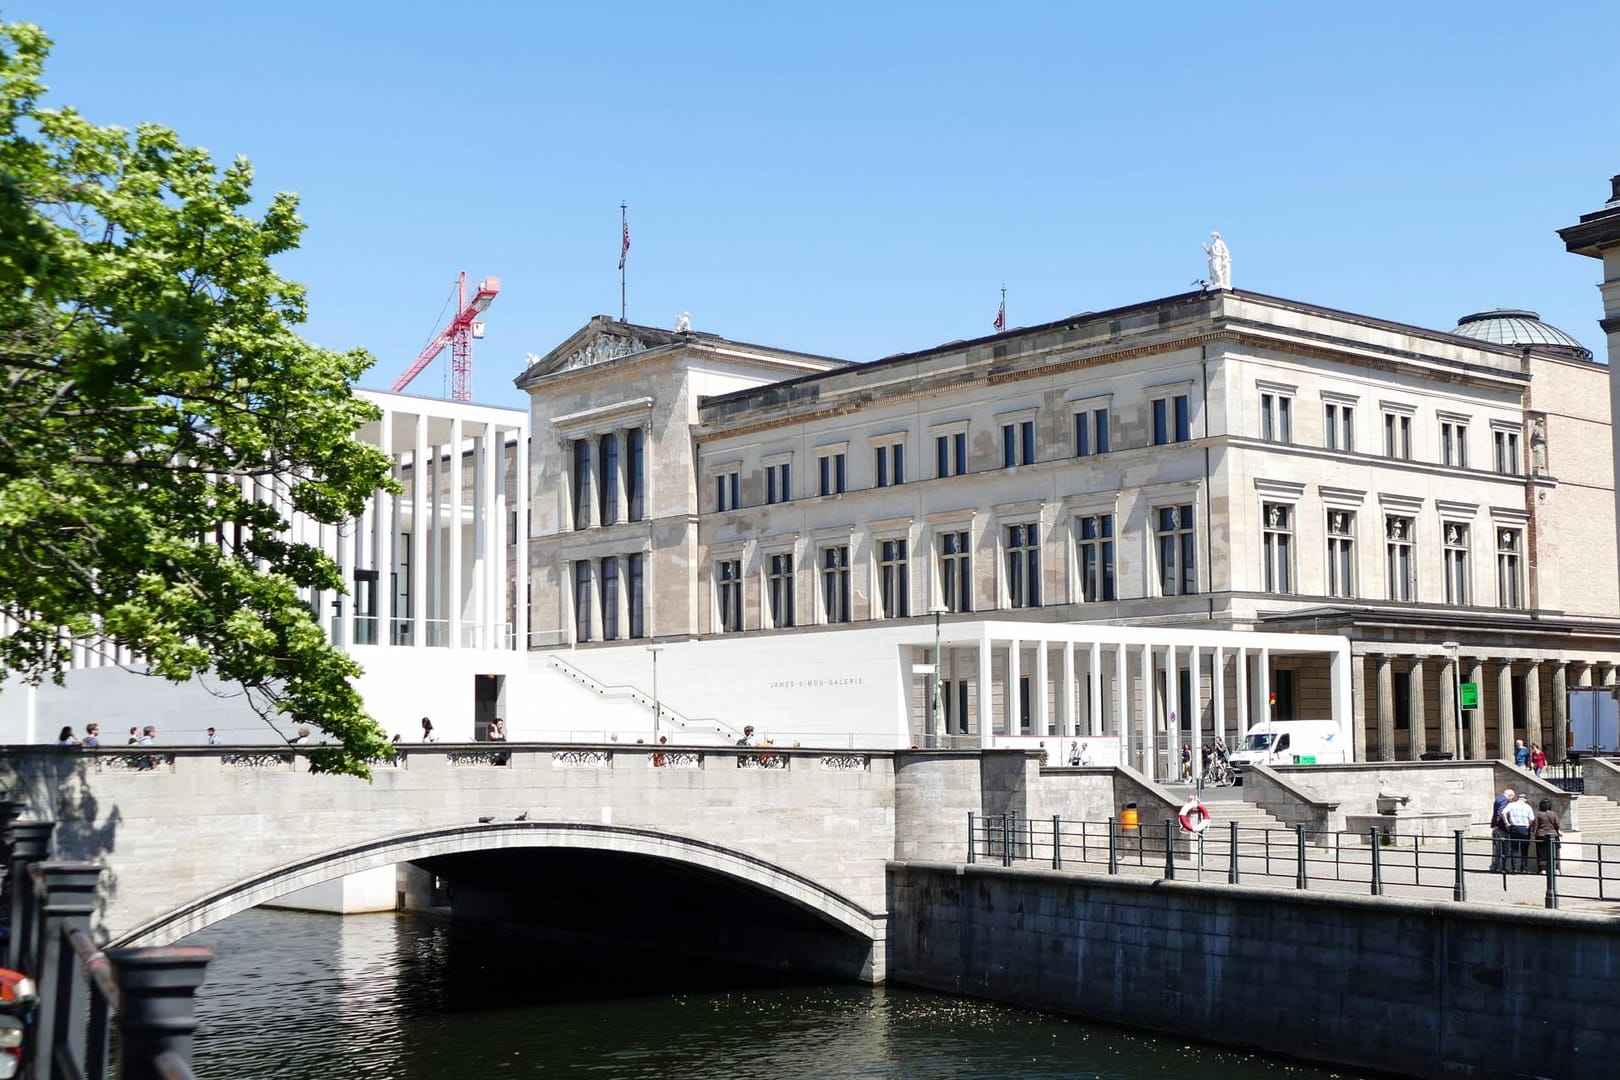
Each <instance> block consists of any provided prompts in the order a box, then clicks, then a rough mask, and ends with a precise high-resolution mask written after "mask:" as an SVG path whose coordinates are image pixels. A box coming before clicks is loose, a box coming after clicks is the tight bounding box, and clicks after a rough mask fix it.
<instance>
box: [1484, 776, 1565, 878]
mask: <svg viewBox="0 0 1620 1080" xmlns="http://www.w3.org/2000/svg"><path fill="white" fill-rule="evenodd" d="M1561 828H1562V821H1561V819H1560V818H1559V816H1558V811H1556V810H1554V809H1553V804H1552V800H1551V799H1542V800H1541V803H1540V807H1539V809H1532V808H1531V806H1530V797H1529V796H1528V795H1523V794H1517V793H1515V792H1514V790H1513V789H1512V788H1504V789H1503V791H1502V794H1500V795H1498V796H1497V797H1496V801H1495V803H1493V804H1492V806H1491V873H1493V874H1498V873H1501V874H1535V873H1542V872H1544V871H1545V870H1546V868H1547V867H1549V866H1551V865H1552V861H1553V853H1552V841H1553V840H1554V839H1556V838H1558V837H1561V836H1562V835H1563V833H1562V831H1561ZM1532 848H1534V851H1535V854H1534V856H1532V855H1531V850H1532Z"/></svg>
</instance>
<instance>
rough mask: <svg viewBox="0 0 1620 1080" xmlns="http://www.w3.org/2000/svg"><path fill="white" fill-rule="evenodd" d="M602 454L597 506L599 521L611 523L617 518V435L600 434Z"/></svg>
mask: <svg viewBox="0 0 1620 1080" xmlns="http://www.w3.org/2000/svg"><path fill="white" fill-rule="evenodd" d="M601 447H602V456H601V461H600V463H599V469H598V477H597V492H596V494H597V508H598V509H600V510H601V512H602V517H601V523H602V524H603V525H612V524H615V523H616V522H617V521H618V520H619V437H618V436H617V435H604V436H602V442H601Z"/></svg>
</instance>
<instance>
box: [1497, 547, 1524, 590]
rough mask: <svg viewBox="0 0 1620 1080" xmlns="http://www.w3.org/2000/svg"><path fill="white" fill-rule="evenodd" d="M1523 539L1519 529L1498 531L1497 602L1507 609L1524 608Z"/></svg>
mask: <svg viewBox="0 0 1620 1080" xmlns="http://www.w3.org/2000/svg"><path fill="white" fill-rule="evenodd" d="M1522 537H1523V534H1522V533H1520V532H1519V530H1518V529H1498V530H1496V601H1497V603H1499V604H1500V605H1502V606H1503V607H1505V608H1522V607H1523V606H1524V594H1523V592H1522V591H1521V586H1520V576H1519V547H1520V543H1521V540H1522Z"/></svg>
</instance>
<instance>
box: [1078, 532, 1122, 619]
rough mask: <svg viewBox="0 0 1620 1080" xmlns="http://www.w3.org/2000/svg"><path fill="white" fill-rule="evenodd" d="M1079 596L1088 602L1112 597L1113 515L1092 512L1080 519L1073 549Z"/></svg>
mask: <svg viewBox="0 0 1620 1080" xmlns="http://www.w3.org/2000/svg"><path fill="white" fill-rule="evenodd" d="M1077 555H1078V560H1077V561H1078V563H1079V568H1080V599H1081V600H1083V601H1085V602H1086V603H1088V604H1094V603H1096V602H1097V601H1099V600H1112V599H1114V515H1113V514H1093V515H1091V516H1090V517H1084V518H1081V519H1080V539H1079V549H1078V551H1077Z"/></svg>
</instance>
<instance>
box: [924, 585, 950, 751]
mask: <svg viewBox="0 0 1620 1080" xmlns="http://www.w3.org/2000/svg"><path fill="white" fill-rule="evenodd" d="M949 610H950V609H949V608H947V607H946V606H945V605H944V604H941V603H939V602H938V601H936V602H935V603H934V606H933V607H931V608H929V609H928V614H930V615H932V616H933V617H934V685H933V689H932V690H931V691H930V693H929V695H928V734H929V735H931V736H933V737H934V739H936V740H939V739H940V737H941V735H942V734H943V733H942V732H941V731H940V727H939V676H940V664H939V617H940V616H941V615H943V614H945V613H946V612H947V611H949Z"/></svg>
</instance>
